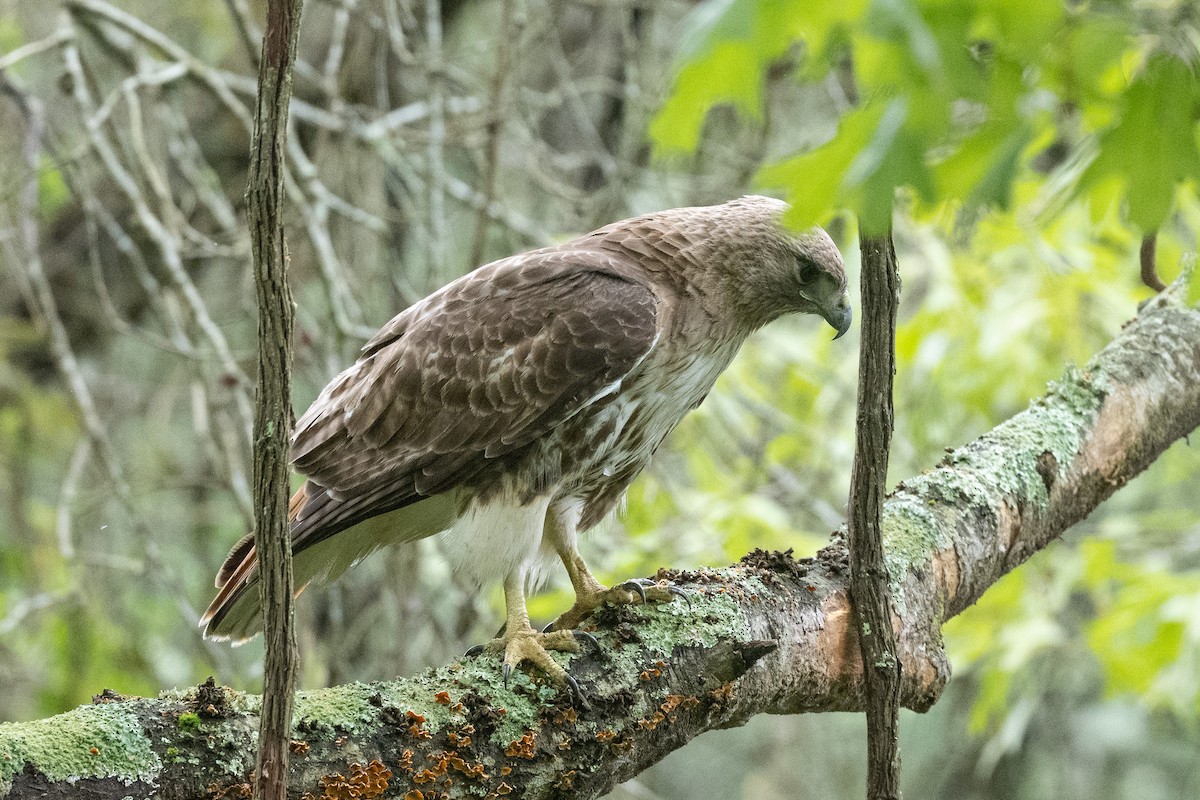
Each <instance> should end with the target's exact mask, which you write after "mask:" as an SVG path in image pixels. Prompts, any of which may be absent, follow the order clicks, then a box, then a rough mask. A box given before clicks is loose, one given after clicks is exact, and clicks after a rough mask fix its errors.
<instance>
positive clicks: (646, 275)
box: [200, 196, 851, 688]
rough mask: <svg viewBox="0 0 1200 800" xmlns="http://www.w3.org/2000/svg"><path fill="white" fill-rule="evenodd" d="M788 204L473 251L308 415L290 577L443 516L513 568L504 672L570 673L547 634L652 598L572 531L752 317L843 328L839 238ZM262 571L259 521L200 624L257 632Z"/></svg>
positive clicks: (706, 380) (656, 591) (702, 212)
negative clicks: (546, 581)
mask: <svg viewBox="0 0 1200 800" xmlns="http://www.w3.org/2000/svg"><path fill="white" fill-rule="evenodd" d="M786 208H787V206H786V204H784V203H783V202H781V201H779V200H774V199H771V198H767V197H758V196H749V197H742V198H740V199H737V200H733V201H730V202H728V203H724V204H722V205H714V206H706V207H693V208H677V209H672V210H668V211H660V212H656V213H652V214H646V215H644V216H640V217H634V218H633V219H628V220H624V221H622V222H616V223H613V224H611V225H608V226H607V227H604V228H601V229H599V230H597V231H594V232H592V233H589V234H587V235H585V236H582V237H580V238H578V239H574V240H572V241H569V242H566V243H564V244H559V245H555V246H552V247H546V248H543V249H540V250H534V251H532V252H529V253H523V254H521V255H516V256H512V257H510V258H505V259H501V260H499V261H495V262H493V263H491V264H487V265H485V266H483V267H480V268H478V269H476V270H475V271H474V272H471V273H469V274H467V275H465V276H463V277H461V278H459V279H458V280H456V281H454V282H453V283H450V284H449V285H447V286H445V287H443V288H442V289H440V290H438V291H436V292H434V293H433V294H431V295H429V296H428V297H426V298H425V299H424V300H422V301H420V302H418V303H416V304H415V305H413V306H411V307H410V308H408V309H407V310H405V311H403V312H402V313H400V314H399V315H397V316H396V317H395V318H393V319H392V320H391V321H390V322H388V323H387V325H385V326H384V327H383V329H382V330H380V331H379V332H378V333H377V334H376V335H375V337H374V338H373V339H371V340H370V341H369V342H367V344H366V346H364V347H363V349H362V353H361V355H360V356H359V358H358V360H357V361H356V362H355V363H354V364H353V365H352V366H351V367H350V368H349V369H347V370H346V371H344V372H342V373H341V374H340V375H338V376H337V377H336V378H334V379H333V381H332V382H330V384H329V385H328V386H326V387H325V389H324V390H323V391H322V392H321V394H320V396H319V397H317V399H316V401H315V402H314V403H313V404H312V407H311V408H309V409H308V411H307V412H306V413H305V414H304V416H303V417H302V418H301V419H300V420H299V422H297V424H296V430H295V434H294V437H293V439H292V453H291V455H292V459H293V463H294V465H295V467H296V469H297V470H298V471H299V472H301V473H303V474H304V475H305V476H306V478H307V480H306V481H305V483H304V484H303V485H302V486H301V487H300V489H299V490H298V491H297V492H296V494H295V495H294V496H293V497H292V499H291V505H290V511H289V519H290V521H291V546H292V553H293V559H294V560H293V569H294V571H295V581H296V586H298V587H301V589H302V588H303V587H304V586H306V585H307V584H308V583H309V582H311V581H313V580H330V579H333V578H335V577H337V576H338V575H340V574H341V573H342V572H344V571H345V570H346V569H347V568H349V567H350V566H351V565H353V564H354V563H355V562H357V561H359V560H360V559H362V558H363V557H365V556H367V555H368V554H370V553H371V552H372V551H374V550H377V549H379V548H381V547H384V546H386V545H391V544H397V543H401V542H412V541H415V540H417V539H421V538H423V537H426V536H432V535H434V534H441V536H442V537H443V544H444V548H443V550H444V551H445V553H446V554H447V557H448V559H449V560H450V562H451V566H452V567H453V568H454V569H456V570H457V571H459V572H461V573H464V574H465V575H466V576H467V577H468V578H470V579H471V580H473V581H474V582H475V583H476V584H484V583H488V582H494V581H497V580H499V581H503V585H504V594H505V604H506V607H507V622H506V624H505V627H504V630H503V632H502V633H501V634H500V635H499V636H498V638H497V639H495V640H493V641H492V642H490V643H489V645H488V646H487V647H488V649H489V650H490V651H492V652H496V653H498V654H502V656H503V664H504V669H505V674H506V675H507V674H508V671H509V670H510V669H512V668H514V667H516V666H518V665H519V664H520V663H521V662H523V661H529V662H531V663H533V664H535V665H537V666H539V667H540V668H542V669H543V670H544V671H545V672H546V673H548V674H549V675H550V676H551V678H553V679H554V680H555V681H556V682H557V683H559V684H560V685H564V684H570V685H572V686H574V682H573V681H572V680H571V679H570V678H569V676H567V675H566V673H565V671H564V670H563V668H562V667H561V665H559V664H558V663H557V662H555V661H554V660H553V659H552V658H551V657H550V656H549V655H548V653H547V650H575V649H577V646H578V645H577V643H576V641H575V638H574V636H573V632H572V630H571V629H572V628H574V627H575V626H576V625H578V624H579V622H581V621H582V620H583V619H584V618H585V617H586V616H587V615H588V614H589V613H590V612H591V611H592V610H593V609H595V608H596V607H598V606H599V605H600V604H602V603H604V602H613V603H629V602H634V601H635V600H643V601H644V599H645V597H646V588H647V585H648V584H647V582H641V583H639V582H636V581H633V582H629V583H626V584H622V585H620V586H616V587H613V588H612V589H609V588H607V587H605V586H604V585H602V584H601V583H600V582H599V581H597V580H596V578H595V577H593V576H592V573H591V572H590V571H589V570H588V568H587V565H586V564H585V563H584V561H583V558H582V557H581V556H580V555H579V552H578V550H577V542H578V538H579V534H581V533H582V532H584V531H587V530H588V529H589V528H592V527H593V526H594V525H596V523H597V522H599V521H600V520H601V519H603V518H604V517H605V516H606V515H608V514H609V513H610V512H611V511H612V510H613V509H614V507H616V505H617V504H618V502H619V501H620V499H621V497H622V496H623V494H624V492H625V490H626V488H627V487H628V486H629V484H630V483H631V482H632V481H633V479H634V478H635V477H636V476H637V475H638V473H639V472H641V471H642V469H643V468H644V467H645V466H646V464H647V462H648V461H649V460H650V457H651V455H653V453H654V451H655V450H656V449H657V448H658V446H659V445H660V444H661V443H662V441H663V439H664V438H666V436H667V434H669V433H670V432H671V430H672V429H673V428H674V427H675V426H676V425H677V424H678V423H679V421H680V420H681V419H682V418H683V417H684V415H685V414H687V413H688V412H689V411H690V410H692V409H693V408H695V407H696V406H697V405H699V404H700V402H701V401H702V400H703V399H704V397H705V395H707V394H708V391H709V389H711V388H712V386H713V383H714V382H715V381H716V379H717V376H718V375H720V374H721V371H722V370H724V369H725V367H726V366H728V364H729V362H730V361H731V360H732V359H733V357H734V355H735V354H736V353H737V351H738V348H739V347H740V346H741V344H742V342H743V341H745V339H746V337H747V336H749V335H750V334H751V333H752V332H753V331H755V330H756V329H758V328H760V327H762V326H763V325H766V324H767V323H768V322H771V321H772V320H774V319H776V318H777V317H779V316H781V315H783V314H789V313H802V314H819V315H820V316H822V317H824V318H825V320H827V321H828V322H829V324H830V325H831V326H832V327H833V328H834V329H835V330H836V331H837V336H835V337H834V338H837V337H840V336H841V335H842V334H844V333H845V332H846V330H847V329H848V328H849V326H850V319H851V309H850V304H849V301H848V297H847V295H846V273H845V269H844V266H843V263H842V258H841V255H840V254H839V253H838V250H837V247H836V246H835V245H834V243H833V241H832V240H831V239H830V238H829V236H828V235H827V234H826V233H825V232H824V231H823V230H821V229H820V228H813V229H811V230H809V231H806V232H802V233H795V232H792V231H790V230H788V229H787V228H785V227H784V226H783V225H782V224H781V220H780V218H781V215H782V214H783V212H784V211H785V210H786ZM556 559H557V560H560V561H561V562H562V564H563V566H564V567H565V568H566V571H567V575H568V576H569V577H570V579H571V584H572V586H573V588H574V590H575V595H576V600H575V604H574V605H573V606H572V608H571V609H570V610H569V611H567V612H566V613H565V614H563V615H562V616H561V617H560V618H559V619H558V620H557V621H556V623H555V624H554V626H552V627H553V628H555V630H548V631H540V632H539V631H535V630H534V629H533V628H532V627H531V626H530V623H529V617H528V614H527V612H526V608H525V593H526V591H528V590H530V589H531V588H532V587H534V586H536V585H537V584H538V583H539V581H540V580H541V579H542V577H543V576H544V575H545V574H546V572H547V570H548V569H549V568H550V567H552V566H553V563H554V562H555V560H556ZM257 578H258V562H257V558H256V556H255V551H254V542H253V538H252V537H251V536H246V537H244V538H243V539H242V540H241V541H239V542H238V543H237V544H236V545H235V546H234V547H233V550H232V551H231V552H230V553H229V556H228V558H227V559H226V560H225V563H224V564H223V565H222V567H221V569H220V571H219V572H218V573H217V579H216V585H217V588H218V590H219V591H218V592H217V595H216V598H215V599H214V600H213V601H212V604H211V605H210V606H209V608H208V610H207V611H206V612H205V614H204V616H203V618H202V619H201V621H200V624H201V625H202V626H204V627H205V634H206V635H207V636H208V637H211V638H217V639H233V640H241V641H244V640H246V639H249V638H251V637H252V636H254V635H255V634H257V633H258V632H259V631H260V630H261V625H262V620H261V611H260V605H259V595H258V588H257V586H256V582H257ZM649 588H650V589H651V592H652V594H653V595H654V599H669V598H670V594H669V593H668V592H667V591H666V590H665V589H664V588H663V587H658V586H649ZM575 688H577V687H575Z"/></svg>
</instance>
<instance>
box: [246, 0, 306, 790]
mask: <svg viewBox="0 0 1200 800" xmlns="http://www.w3.org/2000/svg"><path fill="white" fill-rule="evenodd" d="M302 9H303V0H270V2H268V4H267V25H266V30H265V32H264V35H263V49H262V59H261V61H260V62H259V78H258V110H257V112H256V113H255V115H254V137H253V143H252V147H251V154H250V177H249V188H248V189H247V192H246V197H247V216H248V218H249V224H250V239H251V244H252V246H251V252H252V253H253V255H254V268H255V282H254V284H255V288H256V290H257V295H258V346H259V348H258V397H257V401H256V403H255V415H254V498H255V503H254V508H255V520H254V521H255V525H254V547H255V549H256V550H257V552H258V563H259V570H260V576H261V577H260V581H259V584H260V587H259V593H260V597H261V602H262V608H263V616H264V626H263V638H264V643H265V645H266V656H265V661H264V664H263V706H262V714H261V716H260V718H259V735H258V769H257V774H256V777H255V796H257V797H258V798H260V800H286V798H287V769H288V744H289V741H290V733H291V720H292V704H293V702H294V698H293V692H294V691H295V686H296V667H297V661H298V655H297V652H296V632H295V619H294V614H293V609H292V599H293V595H294V587H293V581H292V548H291V536H290V532H291V526H290V524H289V522H288V495H289V493H290V492H289V487H288V476H289V469H288V466H289V465H288V444H289V440H290V438H291V429H292V406H291V385H292V376H291V371H292V326H293V323H292V318H293V313H294V312H293V309H292V295H291V291H290V289H289V288H288V280H287V260H288V252H287V241H286V240H285V238H284V232H283V208H282V200H283V184H284V152H285V146H286V140H287V127H288V126H287V121H288V104H289V101H290V100H291V95H292V67H293V64H294V63H295V59H296V42H297V39H298V38H299V33H300V13H301V10H302Z"/></svg>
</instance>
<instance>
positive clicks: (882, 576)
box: [847, 226, 901, 800]
mask: <svg viewBox="0 0 1200 800" xmlns="http://www.w3.org/2000/svg"><path fill="white" fill-rule="evenodd" d="M859 250H860V252H861V253H862V320H863V322H862V340H861V344H860V346H859V361H858V414H857V425H856V431H857V438H856V441H855V449H854V468H853V472H852V474H851V479H850V506H849V520H848V526H847V536H848V539H849V546H850V594H851V596H852V597H853V599H854V616H855V619H856V621H857V623H858V641H859V647H860V649H861V651H862V661H863V673H864V677H865V684H866V686H865V688H866V699H867V703H866V710H867V798H868V800H899V798H900V738H899V737H900V679H901V674H900V663H901V662H900V659H899V658H898V657H897V655H896V634H895V631H894V630H893V627H892V626H893V621H892V620H893V613H894V612H893V609H892V597H891V589H890V583H889V575H888V569H887V564H886V562H885V561H884V550H883V519H882V515H883V498H884V495H885V493H886V491H887V467H888V451H889V448H890V446H891V440H892V420H893V413H894V412H893V409H892V378H893V375H894V374H895V371H896V310H897V307H898V306H899V302H900V280H899V276H898V275H897V274H896V253H895V250H893V248H892V233H891V229H890V226H889V228H888V229H887V230H885V231H883V232H882V233H867V232H865V231H862V230H860V231H859Z"/></svg>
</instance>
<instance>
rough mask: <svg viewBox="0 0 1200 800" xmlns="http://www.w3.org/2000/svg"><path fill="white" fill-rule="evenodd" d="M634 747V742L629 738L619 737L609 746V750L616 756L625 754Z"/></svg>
mask: <svg viewBox="0 0 1200 800" xmlns="http://www.w3.org/2000/svg"><path fill="white" fill-rule="evenodd" d="M632 749H633V742H631V741H629V740H628V739H618V740H617V741H615V742H613V743H612V744H610V745H609V746H608V752H610V753H612V754H613V755H614V756H620V755H624V754H625V753H628V752H629V751H630V750H632Z"/></svg>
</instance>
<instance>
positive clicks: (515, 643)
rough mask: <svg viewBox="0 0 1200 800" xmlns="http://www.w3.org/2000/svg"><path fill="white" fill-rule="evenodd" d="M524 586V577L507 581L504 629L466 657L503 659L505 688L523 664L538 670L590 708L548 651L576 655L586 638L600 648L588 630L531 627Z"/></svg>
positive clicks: (470, 651)
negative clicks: (481, 656) (506, 614)
mask: <svg viewBox="0 0 1200 800" xmlns="http://www.w3.org/2000/svg"><path fill="white" fill-rule="evenodd" d="M524 583H525V579H524V576H520V575H514V576H510V577H509V578H508V579H506V580H505V581H504V602H505V606H506V607H507V611H508V620H507V622H506V623H505V625H504V630H503V631H502V632H501V634H500V635H499V636H497V637H496V638H495V639H492V640H491V641H490V642H488V643H487V644H482V645H476V646H474V647H472V648H471V649H470V650H468V651H467V653H466V654H467V655H468V656H474V655H479V654H480V653H488V654H490V655H496V656H500V657H501V661H502V663H503V665H504V666H503V669H504V685H505V686H507V685H508V676H509V675H511V674H512V671H513V670H514V669H516V668H517V667H520V666H521V665H522V664H529V665H532V666H534V667H537V668H538V669H540V670H541V671H542V672H543V673H545V674H546V675H548V676H549V677H550V680H551V681H553V682H554V684H555V685H556V686H558V687H559V688H560V689H567V690H569V691H570V692H571V695H572V696H573V697H574V698H575V699H576V700H578V701H579V702H580V705H582V706H584V707H585V708H586V707H588V702H587V699H586V698H585V697H584V696H583V691H582V690H581V689H580V688H579V683H578V681H576V680H575V679H574V678H573V677H571V675H570V674H569V673H568V672H567V671H566V670H565V669H564V668H563V666H562V665H561V664H559V663H558V662H557V661H555V660H554V658H553V657H551V655H550V653H549V651H551V650H553V651H555V652H559V653H577V652H579V641H578V640H579V639H585V640H587V641H589V642H591V643H592V644H593V645H597V646H598V642H597V641H596V637H594V636H592V635H591V634H590V633H587V632H585V631H572V630H559V631H551V632H544V631H535V630H534V629H533V627H532V626H531V625H530V624H529V614H528V612H527V611H526V609H525V591H524Z"/></svg>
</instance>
